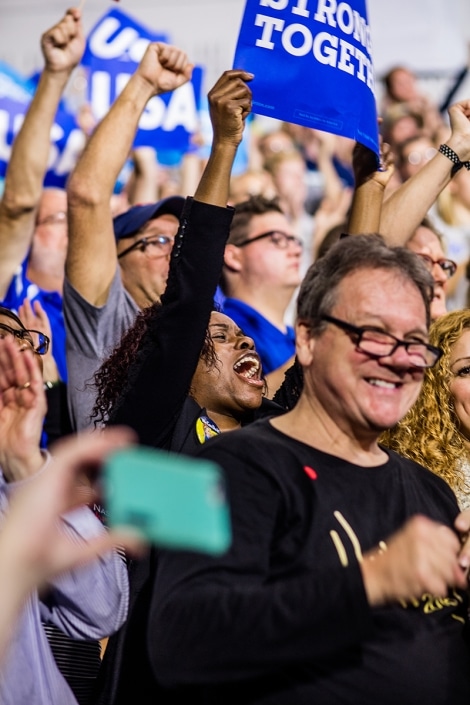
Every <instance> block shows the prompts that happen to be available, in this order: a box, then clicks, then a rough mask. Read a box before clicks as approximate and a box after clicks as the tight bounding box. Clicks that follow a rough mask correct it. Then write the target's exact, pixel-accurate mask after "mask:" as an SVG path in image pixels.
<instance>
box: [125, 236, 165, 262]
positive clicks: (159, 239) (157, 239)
mask: <svg viewBox="0 0 470 705" xmlns="http://www.w3.org/2000/svg"><path fill="white" fill-rule="evenodd" d="M174 241H175V240H174V238H172V237H169V236H168V235H149V236H145V237H141V238H140V240H136V241H135V242H134V243H132V245H131V246H130V247H128V248H127V249H125V250H123V251H122V252H120V253H119V254H118V259H121V257H124V255H128V254H129V252H132V250H140V251H141V252H143V253H144V254H145V255H146V256H147V257H150V258H152V257H162V256H165V255H169V254H170V253H171V250H172V249H173V243H174Z"/></svg>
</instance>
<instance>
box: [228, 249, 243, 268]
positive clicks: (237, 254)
mask: <svg viewBox="0 0 470 705" xmlns="http://www.w3.org/2000/svg"><path fill="white" fill-rule="evenodd" d="M241 257H242V252H241V249H240V248H239V247H237V246H236V245H226V246H225V253H224V264H225V266H226V267H227V268H228V269H230V270H231V271H232V272H239V271H240V270H241V269H242V264H241Z"/></svg>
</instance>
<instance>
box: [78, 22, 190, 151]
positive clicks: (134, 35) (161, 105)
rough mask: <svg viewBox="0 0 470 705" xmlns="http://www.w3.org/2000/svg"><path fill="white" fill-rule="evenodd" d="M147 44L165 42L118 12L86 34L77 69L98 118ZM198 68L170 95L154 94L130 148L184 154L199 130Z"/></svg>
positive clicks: (137, 61)
mask: <svg viewBox="0 0 470 705" xmlns="http://www.w3.org/2000/svg"><path fill="white" fill-rule="evenodd" d="M150 42H168V37H167V35H166V34H162V33H156V32H154V31H152V30H151V29H149V28H147V27H145V26H144V25H142V24H141V23H140V22H138V21H136V20H135V19H134V18H132V17H131V16H130V15H128V14H127V13H125V12H123V11H122V10H120V9H118V8H113V9H112V10H110V11H109V12H107V13H106V14H105V15H104V16H103V17H102V18H101V19H100V20H99V21H98V23H97V24H96V25H95V26H94V27H93V29H92V30H91V32H90V34H89V36H88V40H87V46H86V50H85V54H84V57H83V60H82V65H83V66H85V67H86V69H87V73H88V96H87V99H88V101H89V103H90V105H91V108H92V111H93V114H94V115H95V117H96V118H97V119H101V118H102V117H103V116H104V115H105V114H106V113H107V112H108V110H109V108H110V106H111V105H112V103H113V102H114V100H115V99H116V97H117V96H118V95H119V93H120V92H121V91H122V89H123V88H124V86H125V85H126V83H127V81H128V80H129V79H130V77H131V75H132V74H133V73H134V72H135V70H136V69H137V66H138V65H139V62H140V60H141V59H142V57H143V55H144V53H145V50H146V49H147V46H148V44H149V43H150ZM201 83H202V70H201V69H200V68H199V69H195V70H194V71H193V77H192V80H191V81H189V82H188V83H186V84H185V85H183V86H181V87H180V88H178V89H177V90H176V91H173V92H172V93H165V94H162V95H159V96H154V97H153V98H151V99H150V101H149V102H148V104H147V106H146V108H145V111H144V113H143V115H142V118H141V120H140V123H139V130H138V132H137V135H136V138H135V141H134V146H144V145H146V146H151V147H154V148H155V149H157V150H159V149H174V150H180V151H186V150H187V149H188V147H189V142H190V138H191V135H192V134H193V133H194V132H196V131H197V129H198V119H199V118H198V108H199V103H200V92H201Z"/></svg>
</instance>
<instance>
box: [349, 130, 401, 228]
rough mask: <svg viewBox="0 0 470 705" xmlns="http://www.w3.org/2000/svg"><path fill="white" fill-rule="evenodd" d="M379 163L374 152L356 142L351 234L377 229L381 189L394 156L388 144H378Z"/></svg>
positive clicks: (350, 215) (382, 194) (380, 211)
mask: <svg viewBox="0 0 470 705" xmlns="http://www.w3.org/2000/svg"><path fill="white" fill-rule="evenodd" d="M380 156H381V167H380V169H377V159H376V156H375V154H374V153H373V152H372V151H371V150H370V149H368V148H367V147H364V146H363V145H362V144H360V143H359V142H357V143H356V145H355V147H354V152H353V169H354V182H355V186H354V192H353V198H352V203H351V209H350V213H349V219H348V228H347V232H348V233H349V234H350V235H365V234H367V233H369V234H370V233H378V232H379V231H380V218H381V214H382V205H383V198H384V191H385V189H386V187H387V184H388V182H389V181H390V179H391V177H392V174H393V170H394V167H393V158H392V154H391V150H390V146H389V145H388V144H382V145H381V155H380Z"/></svg>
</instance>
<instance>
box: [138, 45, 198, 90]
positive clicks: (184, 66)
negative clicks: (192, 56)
mask: <svg viewBox="0 0 470 705" xmlns="http://www.w3.org/2000/svg"><path fill="white" fill-rule="evenodd" d="M192 73H193V64H190V63H189V60H188V57H187V55H186V53H185V52H184V51H182V50H181V49H178V47H174V46H171V45H170V44H163V43H162V42H153V43H151V44H149V45H148V47H147V50H146V52H145V54H144V56H143V58H142V61H141V62H140V64H139V66H138V68H137V71H136V75H138V76H140V77H141V78H142V79H144V80H145V81H147V83H149V84H150V85H151V86H152V88H153V93H154V94H155V95H158V94H159V93H168V92H169V91H174V90H175V89H176V88H179V87H180V86H182V85H183V84H184V83H186V82H187V81H189V80H190V78H191V76H192Z"/></svg>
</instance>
